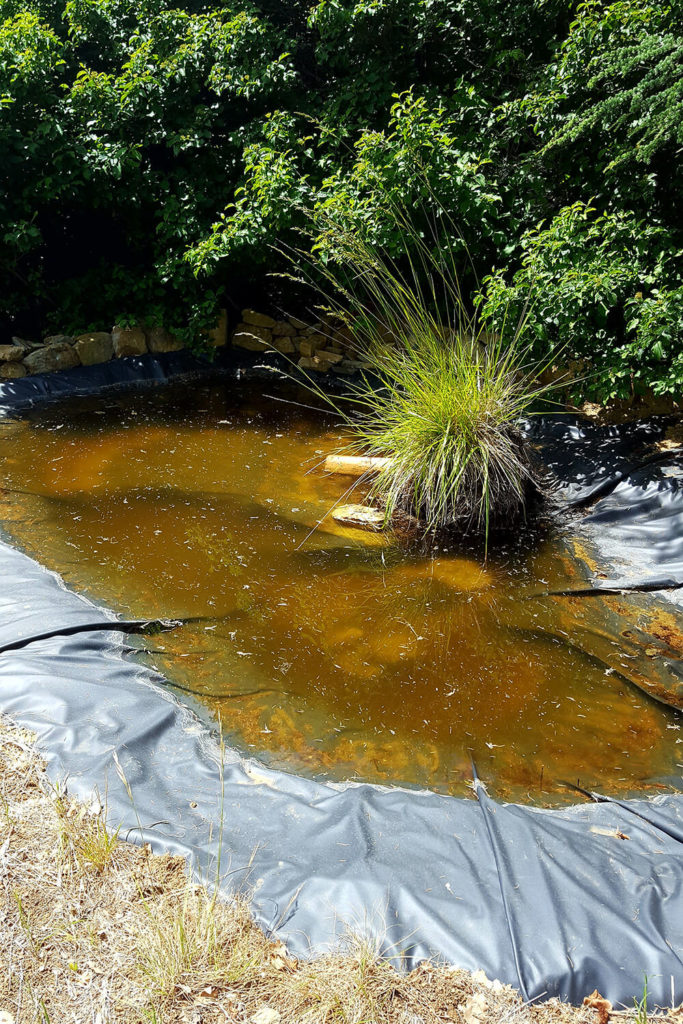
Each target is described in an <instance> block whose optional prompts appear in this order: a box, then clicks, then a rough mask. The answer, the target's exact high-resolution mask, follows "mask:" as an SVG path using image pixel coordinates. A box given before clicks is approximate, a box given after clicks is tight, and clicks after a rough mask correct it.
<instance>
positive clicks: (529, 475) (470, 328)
mask: <svg viewBox="0 0 683 1024" xmlns="http://www.w3.org/2000/svg"><path fill="white" fill-rule="evenodd" d="M387 209H388V211H390V212H393V216H394V222H395V226H396V229H397V230H399V231H401V232H403V234H404V235H405V236H406V237H407V241H408V246H407V247H408V250H409V252H410V253H411V256H410V259H409V261H408V263H407V266H406V269H405V270H404V269H403V268H402V267H401V265H400V264H399V263H398V262H397V261H396V260H395V259H394V258H392V256H391V255H390V254H389V253H388V252H387V250H386V249H385V248H383V247H380V246H378V245H377V244H375V243H373V242H371V241H368V240H367V239H366V238H365V237H364V236H363V235H362V234H361V233H359V232H358V231H356V230H355V229H354V228H353V227H352V226H351V227H350V226H348V225H346V224H344V223H343V222H339V221H337V220H335V219H334V218H332V217H330V215H329V213H327V212H322V213H321V212H320V211H315V212H314V213H313V222H314V224H315V225H316V228H317V230H316V232H315V233H316V234H317V236H318V238H319V241H318V242H316V243H315V244H314V246H313V252H312V256H311V258H310V263H309V264H308V266H309V268H310V270H312V271H315V270H317V271H318V275H313V276H312V277H311V275H310V274H309V275H308V279H309V280H312V281H313V282H315V280H316V276H318V277H322V280H323V282H324V283H323V284H320V285H319V286H318V291H319V293H320V294H321V296H322V297H323V299H324V300H325V301H326V302H327V304H328V314H331V316H332V318H333V319H334V320H336V321H337V322H338V321H342V322H343V323H344V324H345V326H346V329H347V330H348V331H349V332H350V335H351V337H352V338H353V344H354V348H355V349H356V351H357V352H358V353H359V355H360V356H361V357H362V358H363V360H364V362H365V363H366V365H367V366H368V367H369V371H368V372H367V374H365V375H364V376H363V380H362V381H361V382H360V383H359V384H352V385H351V407H350V411H348V412H346V411H345V408H344V407H339V408H338V411H341V414H342V416H343V418H344V419H345V421H346V425H347V431H348V433H349V434H350V435H351V438H352V440H351V442H350V444H349V446H348V448H349V449H350V450H351V451H355V452H359V453H361V454H363V455H370V456H378V457H381V458H383V459H385V460H386V461H385V462H384V464H383V465H382V468H381V469H380V470H379V472H378V474H377V476H376V478H375V480H374V481H373V483H372V486H371V489H370V495H371V497H375V498H377V499H379V500H380V502H381V504H382V506H383V508H384V510H385V517H386V521H387V522H390V521H391V520H392V519H394V518H395V517H396V515H397V513H398V514H400V513H404V514H407V515H410V516H414V517H417V518H418V519H419V520H420V521H421V523H422V525H423V526H424V528H425V529H426V530H427V531H428V532H434V531H437V530H442V529H444V528H448V527H451V526H458V527H459V528H465V529H468V528H470V529H473V530H475V531H481V532H483V533H484V535H485V536H486V537H487V538H488V533H489V527H490V525H492V524H496V525H504V526H505V528H506V529H509V528H510V526H511V524H512V523H513V522H514V521H515V519H516V518H517V517H518V516H519V515H520V514H522V513H523V512H524V509H525V504H526V500H527V497H528V495H529V493H530V492H531V491H532V490H533V484H534V478H533V472H532V469H531V466H530V462H529V458H528V452H527V450H526V446H525V443H524V441H523V439H522V437H521V435H520V433H519V429H518V424H519V420H520V418H522V417H523V416H525V415H527V414H528V413H530V412H532V411H533V408H534V407H535V406H537V405H538V403H539V402H540V400H541V399H542V398H543V397H544V395H546V393H547V392H548V390H549V386H543V385H541V384H539V383H538V377H539V376H540V370H541V367H540V366H538V365H533V364H527V363H526V357H527V356H528V349H527V346H526V343H525V341H524V333H525V329H526V323H525V318H524V314H522V316H521V317H520V318H519V319H517V320H516V321H515V323H514V324H512V325H510V330H509V331H508V330H507V327H508V318H507V311H502V312H501V315H500V317H499V319H498V321H497V323H496V327H498V328H500V330H496V331H484V330H483V328H482V326H481V324H480V323H479V321H478V320H477V318H476V317H475V316H472V315H470V314H469V313H468V310H467V307H466V305H465V303H464V301H463V297H462V293H461V288H460V280H459V275H458V265H459V252H458V249H457V248H455V249H454V248H453V247H451V246H450V245H449V244H448V243H447V242H446V243H443V242H440V241H439V240H438V239H436V238H434V237H433V236H427V238H423V237H421V236H420V235H419V234H418V233H417V232H416V231H415V229H414V228H413V226H412V219H413V218H412V216H409V215H408V214H407V213H406V211H405V209H404V208H403V207H402V206H399V205H398V204H395V203H391V202H388V203H387ZM291 258H292V261H293V262H294V264H295V265H298V264H301V262H302V261H304V262H305V261H306V256H305V254H304V253H303V252H298V253H297V252H295V253H292V254H291ZM335 296H339V298H338V299H337V298H335ZM311 387H312V388H313V389H314V390H315V391H316V393H318V394H319V395H320V397H321V398H323V400H326V401H328V402H330V403H332V404H333V405H334V402H333V400H332V399H330V398H329V397H327V396H326V394H325V392H324V390H322V389H319V388H318V387H317V386H316V385H315V384H314V383H313V382H311ZM335 408H337V406H335Z"/></svg>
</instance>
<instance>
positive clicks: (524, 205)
mask: <svg viewBox="0 0 683 1024" xmlns="http://www.w3.org/2000/svg"><path fill="white" fill-rule="evenodd" d="M678 13H679V11H678V7H677V5H676V4H674V3H673V2H671V3H664V4H657V3H655V2H654V0H612V2H610V0H588V2H584V3H578V4H576V3H574V2H573V0H316V2H308V0H307V2H304V0H278V2H276V0H0V231H1V234H2V246H1V247H0V327H1V330H2V333H3V334H4V335H6V336H8V335H11V334H12V333H29V334H30V333H31V332H34V333H36V332H39V331H41V330H47V329H53V328H56V329H60V330H61V329H69V330H71V329H73V330H79V329H82V328H86V327H95V326H97V327H105V328H106V327H110V326H111V324H112V322H113V320H114V319H115V318H116V316H118V315H119V314H122V315H123V314H125V315H126V316H128V317H130V318H132V319H137V320H144V319H150V320H151V319H156V318H161V319H162V320H163V322H164V324H165V325H166V326H168V327H170V328H173V329H174V330H176V331H177V332H178V331H183V332H185V333H184V336H187V338H189V339H190V340H192V339H195V340H196V339H198V338H200V337H201V330H202V328H203V327H204V326H205V325H206V324H207V323H210V322H211V320H212V319H213V317H214V316H215V311H216V308H217V307H218V306H219V305H220V304H221V303H222V302H224V301H225V300H226V297H227V298H234V299H235V301H237V302H239V301H240V299H241V297H242V296H241V295H240V294H239V291H240V287H241V284H240V282H242V283H243V282H244V279H245V277H246V278H249V279H250V281H251V282H252V284H253V283H256V284H258V282H261V284H260V285H259V287H261V288H262V290H265V289H266V287H267V285H266V284H264V282H266V281H267V274H268V272H269V271H272V270H277V269H278V268H279V267H281V263H280V260H279V257H278V256H277V255H276V254H275V253H274V252H273V250H272V248H271V247H272V245H273V244H274V243H275V244H276V245H277V244H281V243H282V244H287V243H289V244H297V243H296V241H295V240H296V238H297V237H299V236H298V234H297V233H298V232H300V230H301V229H302V227H303V226H304V225H305V223H306V216H305V211H310V210H318V211H319V212H320V213H321V214H322V215H324V216H328V217H331V218H333V219H334V220H335V221H337V222H338V223H340V224H344V225H345V226H346V227H348V228H349V229H353V230H356V231H358V232H361V233H362V234H363V236H364V237H366V238H367V240H368V242H369V243H371V244H376V245H381V246H383V247H384V248H385V249H386V251H387V252H388V253H390V254H392V255H393V256H394V257H397V258H398V257H399V256H403V257H404V258H405V257H406V256H407V255H408V254H407V250H408V249H409V248H410V246H411V244H412V242H411V241H410V238H411V236H410V233H409V234H408V235H406V234H405V233H404V232H402V231H400V230H398V229H397V227H396V224H395V221H394V220H392V216H391V205H392V203H394V202H396V201H397V200H400V201H401V202H402V203H404V204H405V206H406V208H412V209H413V210H414V211H416V212H415V217H414V219H413V223H412V228H414V230H415V233H416V236H417V237H421V238H427V237H429V236H432V235H433V236H434V237H436V238H437V239H438V240H439V241H440V242H441V243H444V242H447V243H448V245H449V246H450V247H451V248H452V249H453V251H454V253H455V252H456V251H457V253H458V260H459V271H460V277H461V282H462V287H463V293H464V295H465V298H466V299H467V301H470V299H472V300H474V301H478V302H479V303H484V306H483V310H484V313H485V315H488V313H487V311H490V310H492V309H495V308H496V306H497V303H498V302H499V299H500V301H501V302H503V303H504V302H507V301H513V302H517V301H518V300H519V299H520V297H521V295H522V293H523V292H524V289H525V288H526V287H527V286H528V284H529V283H533V284H534V285H535V286H536V287H537V293H536V296H535V303H534V314H533V324H532V326H533V327H534V331H535V334H536V336H537V338H538V342H537V344H538V346H539V352H549V351H551V350H552V348H553V347H554V346H556V345H557V344H558V343H559V344H562V345H564V346H565V350H566V354H567V356H568V357H585V356H592V357H593V360H594V363H595V365H597V366H599V368H600V370H601V374H602V376H601V378H600V379H599V380H598V381H597V382H595V384H592V383H590V384H589V385H588V387H593V388H594V389H598V390H599V391H600V393H601V394H607V393H617V392H624V391H625V390H629V389H630V388H631V387H632V386H633V387H637V388H638V387H650V388H653V389H655V390H656V391H659V392H662V393H671V392H675V391H676V389H677V388H679V387H680V376H681V371H680V347H681V339H680V287H681V280H680V276H678V275H677V272H676V268H675V254H676V253H677V252H679V251H680V250H681V249H682V248H683V237H682V236H683V233H682V232H681V228H680V224H679V221H680V216H679V215H678V197H679V196H680V194H681V191H682V188H681V186H682V185H683V181H682V180H681V178H682V175H681V160H680V148H681V144H682V142H683V136H682V134H681V132H682V128H681V125H683V84H682V83H683V75H681V71H682V70H683V42H682V41H681V32H680V18H679V17H678ZM577 204H578V205H577ZM589 207H590V208H591V210H592V211H593V212H592V213H590V214H588V213H587V212H586V215H585V216H584V213H583V212H582V211H584V212H585V211H587V210H588V208H589ZM443 211H445V212H446V214H447V217H445V218H444V217H443V215H442V213H443ZM572 211H574V212H572ZM453 224H454V225H455V229H454V228H453V227H452V225H453ZM318 241H323V239H318ZM328 242H329V239H328ZM328 255H329V256H330V258H333V257H334V253H333V252H330V253H329V254H328ZM570 264H571V265H570ZM484 278H488V279H489V280H488V281H487V285H486V288H485V295H484V296H483V297H482V296H479V298H478V299H477V298H476V296H477V291H478V284H477V282H478V281H481V280H483V279H484ZM639 295H641V296H642V297H640V298H638V297H637V296H639ZM558 304H560V305H561V308H559V307H558ZM3 340H4V339H3Z"/></svg>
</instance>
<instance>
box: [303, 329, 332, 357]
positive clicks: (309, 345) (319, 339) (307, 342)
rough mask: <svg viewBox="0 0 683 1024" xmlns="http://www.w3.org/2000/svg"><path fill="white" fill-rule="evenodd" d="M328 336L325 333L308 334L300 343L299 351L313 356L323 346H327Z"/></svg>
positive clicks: (304, 354)
mask: <svg viewBox="0 0 683 1024" xmlns="http://www.w3.org/2000/svg"><path fill="white" fill-rule="evenodd" d="M326 344H327V338H326V337H325V335H324V334H308V335H306V337H304V338H302V339H301V341H300V343H299V346H298V348H299V352H301V355H302V356H313V355H315V353H316V352H318V351H319V350H320V349H321V348H325V345H326Z"/></svg>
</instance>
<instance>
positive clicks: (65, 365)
mask: <svg viewBox="0 0 683 1024" xmlns="http://www.w3.org/2000/svg"><path fill="white" fill-rule="evenodd" d="M80 362H81V360H80V358H79V355H78V352H77V351H76V350H75V348H74V347H73V345H69V344H68V343H63V344H62V345H54V344H53V345H49V346H47V347H46V348H39V349H36V351H35V352H29V354H28V355H27V356H26V357H25V359H24V366H25V367H26V369H27V370H28V372H29V373H52V372H53V371H54V370H68V369H70V367H72V366H79V365H80Z"/></svg>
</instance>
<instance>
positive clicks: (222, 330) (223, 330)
mask: <svg viewBox="0 0 683 1024" xmlns="http://www.w3.org/2000/svg"><path fill="white" fill-rule="evenodd" d="M209 339H210V341H211V344H212V345H213V347H214V348H222V346H223V345H227V342H228V311H227V309H222V310H221V311H220V313H219V315H218V323H217V324H216V326H215V327H212V328H211V330H210V331H209Z"/></svg>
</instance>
